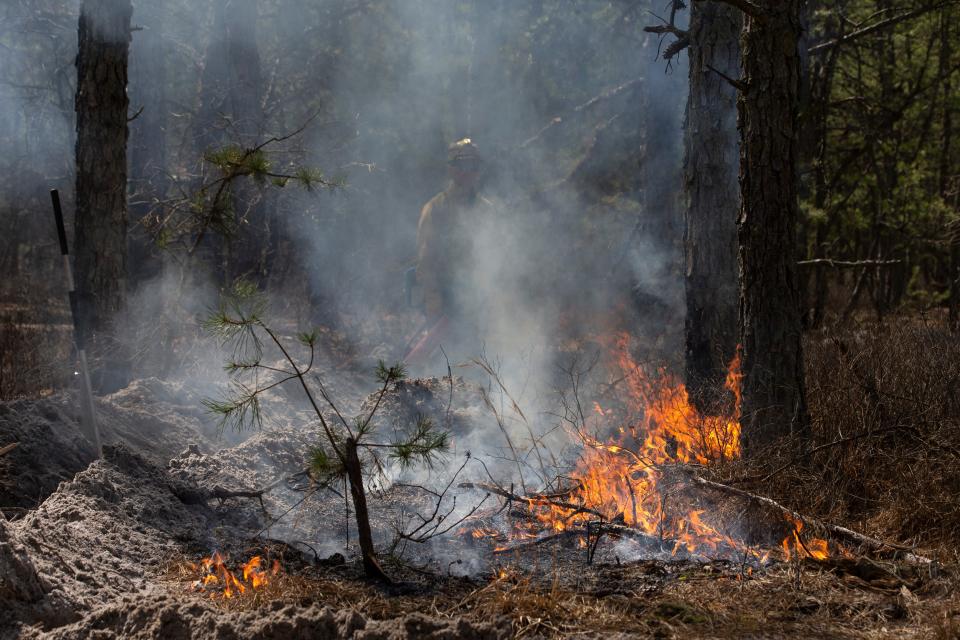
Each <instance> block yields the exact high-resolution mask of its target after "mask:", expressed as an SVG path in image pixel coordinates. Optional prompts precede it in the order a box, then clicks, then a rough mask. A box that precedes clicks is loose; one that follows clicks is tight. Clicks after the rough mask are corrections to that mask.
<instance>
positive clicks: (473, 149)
mask: <svg viewBox="0 0 960 640" xmlns="http://www.w3.org/2000/svg"><path fill="white" fill-rule="evenodd" d="M447 162H449V163H450V164H455V163H457V164H459V163H461V162H464V163H467V162H471V163H479V162H480V150H479V149H477V145H475V144H474V143H473V140H472V139H470V138H462V139H460V140H457V141H456V142H454V143H453V144H451V145H450V146H449V147H448V148H447Z"/></svg>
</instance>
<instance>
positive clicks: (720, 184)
mask: <svg viewBox="0 0 960 640" xmlns="http://www.w3.org/2000/svg"><path fill="white" fill-rule="evenodd" d="M741 26H742V18H741V14H740V12H739V11H738V10H737V9H734V8H732V7H729V6H727V5H723V4H719V3H714V2H694V3H693V4H692V6H691V14H690V29H689V33H690V48H689V55H690V93H689V95H688V97H687V122H686V135H685V146H686V163H685V186H686V192H687V196H688V200H687V209H686V216H685V223H686V226H685V231H684V247H685V250H686V272H685V281H686V296H687V319H686V368H687V389H688V390H689V391H690V394H691V398H692V399H693V401H694V403H696V404H697V405H698V406H699V407H700V408H701V409H702V410H711V409H714V408H715V405H716V402H717V401H718V400H720V399H721V398H722V391H723V382H724V379H725V377H726V370H727V366H728V365H729V363H730V360H731V359H732V358H733V357H734V354H735V352H736V348H737V249H736V245H737V211H738V210H739V206H740V191H739V188H738V185H737V158H738V156H739V152H738V145H739V138H738V134H737V92H736V89H735V88H734V87H732V86H731V85H730V83H729V82H727V81H726V80H724V78H723V77H722V76H721V75H720V74H719V73H717V72H720V73H722V74H724V75H726V76H728V77H736V76H738V75H739V73H740V71H739V70H740V44H739V40H740V30H741ZM711 67H712V69H715V70H716V71H713V70H711Z"/></svg>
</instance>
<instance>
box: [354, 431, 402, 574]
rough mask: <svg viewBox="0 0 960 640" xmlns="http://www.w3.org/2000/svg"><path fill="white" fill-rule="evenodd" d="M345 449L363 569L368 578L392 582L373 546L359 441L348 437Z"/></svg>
mask: <svg viewBox="0 0 960 640" xmlns="http://www.w3.org/2000/svg"><path fill="white" fill-rule="evenodd" d="M345 449H346V452H345V453H346V455H345V458H346V468H347V479H349V480H350V497H351V498H353V512H354V515H355V516H356V520H357V540H358V541H359V543H360V555H361V556H362V557H363V570H364V572H365V573H366V574H367V577H368V578H373V579H374V580H378V581H380V582H384V583H387V584H390V582H391V580H390V577H389V576H387V574H386V573H385V572H384V571H383V568H382V567H381V566H380V563H379V562H378V561H377V551H376V549H375V548H374V546H373V533H372V531H371V530H370V513H369V511H367V494H366V493H365V491H364V488H363V470H362V467H361V466H360V456H359V454H358V453H357V441H356V440H354V439H353V438H347V440H346V446H345Z"/></svg>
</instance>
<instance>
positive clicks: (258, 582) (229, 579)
mask: <svg viewBox="0 0 960 640" xmlns="http://www.w3.org/2000/svg"><path fill="white" fill-rule="evenodd" d="M263 564H264V560H263V557H262V556H253V557H252V558H250V560H248V561H247V562H246V563H245V564H244V565H243V566H242V567H241V569H240V572H241V575H242V576H243V580H242V581H241V580H240V579H238V578H237V576H236V575H234V573H233V572H232V571H230V569H229V568H228V567H227V561H226V559H225V558H224V557H223V556H222V555H221V554H220V552H219V551H214V552H213V555H211V556H210V557H207V558H203V559H202V560H201V561H200V564H199V567H198V566H197V565H194V564H193V563H188V565H187V567H188V568H190V569H196V568H199V569H200V570H201V571H202V572H203V575H202V576H201V577H200V578H199V579H198V580H197V581H196V582H195V583H194V588H199V589H202V590H204V591H207V590H209V591H210V597H211V598H214V599H216V598H218V597H223V598H225V599H230V598H233V597H235V596H242V595H243V594H244V593H246V592H247V589H248V588H252V589H260V588H262V587H264V586H266V585H268V584H269V583H270V576H276V575H278V574H279V573H280V571H281V566H280V561H279V560H276V559H275V560H274V561H273V565H272V567H271V570H270V573H269V575H268V574H267V572H266V571H265V570H264V569H263V568H262V567H263Z"/></svg>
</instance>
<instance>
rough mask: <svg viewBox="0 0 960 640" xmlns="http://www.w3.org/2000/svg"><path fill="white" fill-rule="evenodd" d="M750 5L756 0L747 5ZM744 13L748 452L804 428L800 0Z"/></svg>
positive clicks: (741, 241) (742, 256) (776, 1)
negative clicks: (798, 230) (799, 187)
mask: <svg viewBox="0 0 960 640" xmlns="http://www.w3.org/2000/svg"><path fill="white" fill-rule="evenodd" d="M755 4H756V3H755ZM760 6H761V7H762V12H763V13H762V15H761V16H759V17H755V16H746V17H745V24H744V31H743V39H742V47H743V48H742V55H743V81H744V82H745V83H746V90H745V92H743V93H742V94H741V97H740V100H739V101H738V111H739V127H740V130H741V136H742V138H741V152H740V194H741V199H742V202H741V207H740V216H739V218H738V221H737V236H738V245H739V264H740V340H741V344H742V346H743V362H742V367H743V374H744V378H743V416H742V419H741V423H742V432H741V433H742V440H743V449H744V453H745V454H746V455H751V454H756V453H757V452H759V451H760V450H762V449H763V448H764V447H765V446H767V445H770V444H774V443H776V442H778V441H780V440H781V439H783V438H784V437H787V436H791V435H797V436H801V437H805V436H806V435H807V434H808V433H809V421H808V416H807V404H806V399H805V395H804V380H803V351H802V346H801V337H802V336H801V334H802V327H801V317H800V295H799V287H798V279H797V273H796V246H797V245H796V237H797V234H796V225H797V219H798V216H799V208H798V202H797V183H798V174H797V151H798V149H797V137H798V136H797V133H798V129H799V127H798V117H797V116H798V114H797V111H798V105H799V97H800V96H799V91H800V55H799V50H798V46H797V45H798V42H799V41H800V33H801V25H800V8H801V1H800V0H767V1H766V2H763V3H762V4H761V5H760Z"/></svg>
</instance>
